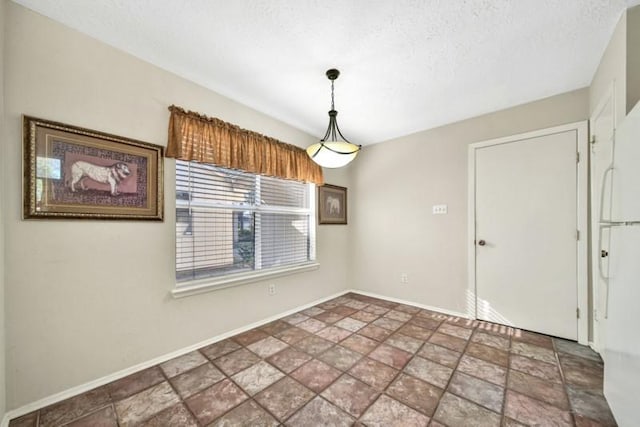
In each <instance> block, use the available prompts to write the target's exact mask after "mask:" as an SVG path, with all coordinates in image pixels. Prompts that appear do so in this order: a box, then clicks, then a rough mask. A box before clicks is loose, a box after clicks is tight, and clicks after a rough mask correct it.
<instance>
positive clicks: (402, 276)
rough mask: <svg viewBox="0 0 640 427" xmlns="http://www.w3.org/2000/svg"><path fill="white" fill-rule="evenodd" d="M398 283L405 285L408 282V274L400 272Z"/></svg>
mask: <svg viewBox="0 0 640 427" xmlns="http://www.w3.org/2000/svg"><path fill="white" fill-rule="evenodd" d="M400 283H402V284H405V285H406V284H407V283H409V275H408V274H407V273H402V274H400Z"/></svg>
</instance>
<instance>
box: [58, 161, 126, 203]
mask: <svg viewBox="0 0 640 427" xmlns="http://www.w3.org/2000/svg"><path fill="white" fill-rule="evenodd" d="M129 175H131V171H130V170H129V166H127V164H126V163H123V162H118V163H114V164H113V165H111V166H98V165H94V164H93V163H89V162H85V161H83V160H78V161H76V162H74V163H73V164H72V165H71V191H73V192H74V193H75V191H76V184H78V183H80V188H81V189H83V190H86V189H87V188H86V187H85V185H84V180H85V179H87V178H89V179H92V180H94V181H96V182H100V183H102V184H109V186H110V187H111V195H112V196H117V195H118V194H120V193H119V192H118V184H119V183H120V181H122V180H123V179H125V178H127V177H128V176H129Z"/></svg>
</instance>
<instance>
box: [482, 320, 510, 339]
mask: <svg viewBox="0 0 640 427" xmlns="http://www.w3.org/2000/svg"><path fill="white" fill-rule="evenodd" d="M478 330H479V331H482V332H486V333H488V334H494V335H500V336H502V337H505V338H509V337H512V336H513V335H514V334H515V331H516V330H515V329H514V328H512V327H510V326H505V325H500V324H497V323H489V322H484V321H480V322H478Z"/></svg>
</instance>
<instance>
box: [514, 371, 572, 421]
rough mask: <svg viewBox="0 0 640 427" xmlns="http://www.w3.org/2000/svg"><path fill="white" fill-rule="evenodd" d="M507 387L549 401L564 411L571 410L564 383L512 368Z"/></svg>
mask: <svg viewBox="0 0 640 427" xmlns="http://www.w3.org/2000/svg"><path fill="white" fill-rule="evenodd" d="M507 387H508V388H509V389H511V390H515V391H517V392H518V393H521V394H525V395H527V396H529V397H533V398H534V399H538V400H542V401H543V402H547V403H549V404H551V405H553V406H555V407H557V408H560V409H562V410H564V411H568V410H569V401H568V400H567V393H566V392H565V389H564V387H563V386H562V384H556V383H553V382H549V381H545V380H543V379H540V378H537V377H533V376H531V375H527V374H525V373H523V372H518V371H514V370H512V371H511V372H510V373H509V380H508V382H507Z"/></svg>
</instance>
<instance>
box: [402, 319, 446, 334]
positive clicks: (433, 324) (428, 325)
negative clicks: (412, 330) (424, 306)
mask: <svg viewBox="0 0 640 427" xmlns="http://www.w3.org/2000/svg"><path fill="white" fill-rule="evenodd" d="M441 323H442V321H440V320H436V319H432V318H430V317H429V318H426V317H419V315H417V316H415V317H414V318H413V319H411V320H409V324H411V325H416V326H418V327H420V328H424V329H428V330H430V331H435V330H436V329H438V327H440V324H441Z"/></svg>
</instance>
